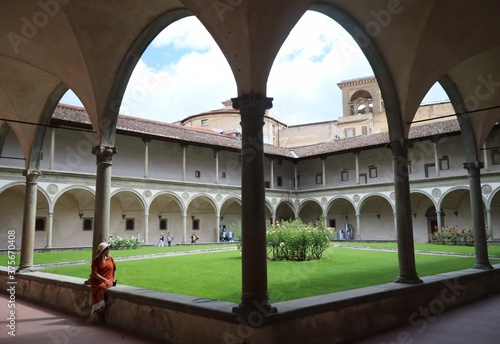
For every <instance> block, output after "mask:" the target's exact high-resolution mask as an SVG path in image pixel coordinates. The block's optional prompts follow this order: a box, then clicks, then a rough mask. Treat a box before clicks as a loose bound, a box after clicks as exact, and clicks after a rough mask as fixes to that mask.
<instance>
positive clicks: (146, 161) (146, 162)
mask: <svg viewBox="0 0 500 344" xmlns="http://www.w3.org/2000/svg"><path fill="white" fill-rule="evenodd" d="M142 142H144V178H147V177H148V174H149V169H148V166H149V143H150V142H151V139H146V138H143V139H142Z"/></svg>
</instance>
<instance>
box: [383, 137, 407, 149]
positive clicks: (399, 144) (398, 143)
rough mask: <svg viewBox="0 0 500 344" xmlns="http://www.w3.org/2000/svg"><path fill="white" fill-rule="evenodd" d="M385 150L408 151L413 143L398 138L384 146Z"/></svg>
mask: <svg viewBox="0 0 500 344" xmlns="http://www.w3.org/2000/svg"><path fill="white" fill-rule="evenodd" d="M385 146H386V147H387V148H390V149H392V150H393V151H394V150H400V149H403V148H404V149H408V148H411V147H413V142H411V141H410V140H408V139H405V138H400V139H397V140H394V141H391V142H389V143H387V144H386V145H385Z"/></svg>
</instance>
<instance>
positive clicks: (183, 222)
mask: <svg viewBox="0 0 500 344" xmlns="http://www.w3.org/2000/svg"><path fill="white" fill-rule="evenodd" d="M186 231H187V215H186V214H183V215H182V243H183V244H185V243H186V238H187V236H186Z"/></svg>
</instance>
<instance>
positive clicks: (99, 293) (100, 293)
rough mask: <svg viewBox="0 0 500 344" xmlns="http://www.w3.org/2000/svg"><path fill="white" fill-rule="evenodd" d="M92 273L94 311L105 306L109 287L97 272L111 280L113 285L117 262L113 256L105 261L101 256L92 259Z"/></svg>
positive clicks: (110, 282) (110, 284)
mask: <svg viewBox="0 0 500 344" xmlns="http://www.w3.org/2000/svg"><path fill="white" fill-rule="evenodd" d="M91 269H92V275H91V279H90V283H91V285H90V289H91V291H92V311H95V310H97V309H99V308H101V307H102V306H104V291H105V290H106V289H108V288H109V287H108V286H107V285H106V283H104V282H102V280H101V279H99V278H98V277H96V274H99V275H101V276H102V277H104V278H105V279H107V280H108V281H109V286H110V287H111V286H113V280H114V278H115V271H116V264H115V261H114V260H113V258H112V257H108V258H107V259H106V260H105V261H104V262H102V261H100V259H99V257H97V258H95V259H94V260H93V261H92V267H91Z"/></svg>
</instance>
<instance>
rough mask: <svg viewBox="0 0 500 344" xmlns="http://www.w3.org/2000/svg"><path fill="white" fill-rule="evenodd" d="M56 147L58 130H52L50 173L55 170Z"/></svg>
mask: <svg viewBox="0 0 500 344" xmlns="http://www.w3.org/2000/svg"><path fill="white" fill-rule="evenodd" d="M55 146H56V129H55V128H50V162H49V170H50V171H52V170H53V169H54V156H55V153H54V152H55Z"/></svg>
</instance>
